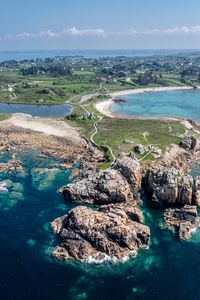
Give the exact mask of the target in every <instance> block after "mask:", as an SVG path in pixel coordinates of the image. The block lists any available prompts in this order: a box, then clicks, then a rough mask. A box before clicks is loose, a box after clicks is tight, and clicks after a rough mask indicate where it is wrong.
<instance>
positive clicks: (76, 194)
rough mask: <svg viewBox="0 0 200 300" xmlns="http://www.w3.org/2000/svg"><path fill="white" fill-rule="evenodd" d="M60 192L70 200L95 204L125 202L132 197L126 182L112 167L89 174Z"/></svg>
mask: <svg viewBox="0 0 200 300" xmlns="http://www.w3.org/2000/svg"><path fill="white" fill-rule="evenodd" d="M60 192H61V193H62V194H63V195H64V197H66V198H69V199H70V200H73V201H81V202H85V203H96V204H109V203H119V202H127V201H128V200H132V199H133V198H134V196H133V194H132V192H131V188H130V185H129V184H128V182H127V181H126V180H125V178H123V177H122V176H121V174H120V173H119V172H118V171H117V170H113V169H108V170H104V171H102V170H101V171H99V172H98V173H96V174H90V175H88V176H87V177H86V178H83V179H81V180H79V181H75V182H74V183H71V184H68V185H67V186H66V187H64V188H62V189H61V190H60Z"/></svg>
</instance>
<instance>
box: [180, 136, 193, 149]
mask: <svg viewBox="0 0 200 300" xmlns="http://www.w3.org/2000/svg"><path fill="white" fill-rule="evenodd" d="M196 144H197V139H196V138H195V137H194V136H186V137H184V138H183V139H182V141H181V142H180V147H182V148H184V149H186V150H193V149H194V148H195V147H196Z"/></svg>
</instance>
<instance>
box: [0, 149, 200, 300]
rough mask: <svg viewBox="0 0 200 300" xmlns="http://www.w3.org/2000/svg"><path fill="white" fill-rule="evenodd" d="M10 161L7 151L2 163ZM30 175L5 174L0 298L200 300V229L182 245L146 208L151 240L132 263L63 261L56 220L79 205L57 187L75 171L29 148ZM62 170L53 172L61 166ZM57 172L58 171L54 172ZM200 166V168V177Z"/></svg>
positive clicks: (0, 196)
mask: <svg viewBox="0 0 200 300" xmlns="http://www.w3.org/2000/svg"><path fill="white" fill-rule="evenodd" d="M8 158H9V154H8V153H4V154H1V161H6V160H7V159H8ZM17 158H18V159H20V160H22V162H23V166H24V172H23V173H22V174H18V175H17V174H15V175H13V174H5V173H0V182H1V183H4V186H6V187H7V192H6V191H5V192H3V191H1V192H0V228H1V230H0V241H1V247H0V266H1V269H0V270H1V271H0V299H2V300H19V299H20V300H27V299H28V300H59V299H60V300H63V299H65V300H80V299H88V300H94V299H96V300H124V299H127V300H135V299H139V300H146V299H150V300H151V299H152V300H165V299H166V300H174V299H176V300H188V299H191V298H192V299H194V300H198V299H200V285H199V282H200V230H197V232H196V233H194V235H193V237H192V239H191V240H189V241H187V242H180V241H179V240H177V238H176V237H175V236H174V235H173V233H172V232H171V231H169V230H167V229H165V228H164V227H163V223H162V212H160V211H155V210H152V211H151V210H149V209H147V208H146V207H145V205H144V207H143V210H144V213H145V223H146V224H148V225H149V226H150V228H151V235H152V238H151V245H150V248H149V249H148V250H141V251H140V252H139V253H138V255H137V256H136V257H135V258H133V259H130V260H129V261H127V262H125V263H119V264H113V265H112V264H104V265H90V264H86V263H77V262H73V261H68V262H60V261H57V260H55V259H53V258H52V256H51V251H52V249H53V247H54V246H55V245H56V244H57V242H58V241H57V240H56V238H55V236H54V234H53V232H52V230H51V226H50V223H51V221H53V220H54V219H55V218H57V217H59V216H62V215H64V214H66V213H67V211H68V210H70V209H71V208H72V207H74V206H75V205H76V204H75V203H71V202H70V201H68V200H64V199H63V198H62V197H61V196H59V195H58V193H57V189H58V188H59V187H60V186H62V185H64V184H66V183H68V182H69V180H70V179H69V176H70V173H71V171H72V169H69V170H67V171H66V170H63V169H62V168H58V167H57V163H58V161H57V160H54V159H50V158H41V157H38V156H37V153H36V152H33V151H30V152H28V153H21V154H18V155H17ZM55 166H56V170H55V172H52V170H53V169H54V168H55ZM49 170H51V171H49ZM199 170H200V168H199V167H196V168H195V175H197V174H200V173H199Z"/></svg>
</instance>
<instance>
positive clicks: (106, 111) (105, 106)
mask: <svg viewBox="0 0 200 300" xmlns="http://www.w3.org/2000/svg"><path fill="white" fill-rule="evenodd" d="M191 89H193V87H191V86H180V87H157V88H143V89H132V90H124V91H119V92H114V93H111V94H110V96H111V98H110V99H108V100H105V101H102V102H98V103H96V104H95V108H96V109H97V110H98V111H99V112H100V113H102V114H103V115H105V116H107V117H110V118H131V119H156V120H159V119H161V118H162V119H166V120H182V118H178V117H146V118H145V117H137V116H132V117H130V116H125V115H116V114H113V113H112V112H111V111H110V106H111V105H112V104H113V100H114V99H115V98H117V97H120V96H125V95H131V94H140V93H149V92H164V91H175V90H191Z"/></svg>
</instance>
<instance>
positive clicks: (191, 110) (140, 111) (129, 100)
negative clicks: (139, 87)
mask: <svg viewBox="0 0 200 300" xmlns="http://www.w3.org/2000/svg"><path fill="white" fill-rule="evenodd" d="M120 98H122V99H124V100H125V101H126V102H121V103H113V104H112V105H111V107H110V110H111V112H112V113H114V114H119V115H124V116H129V117H163V116H166V117H181V118H186V119H194V120H196V121H200V113H199V112H200V90H199V89H190V90H173V91H172V90H171V91H160V92H144V93H138V94H130V95H125V96H123V97H120Z"/></svg>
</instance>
